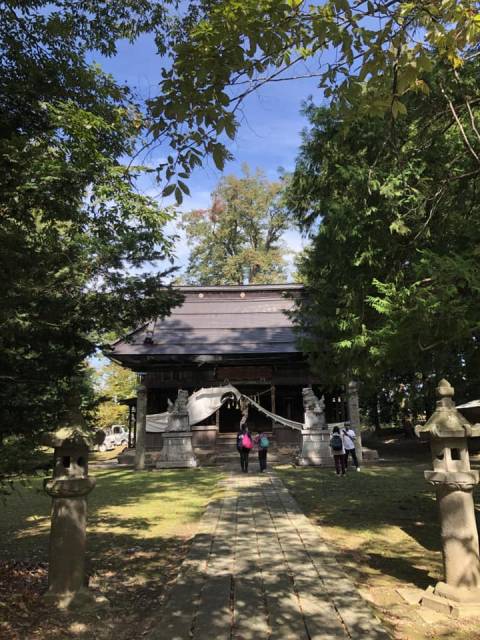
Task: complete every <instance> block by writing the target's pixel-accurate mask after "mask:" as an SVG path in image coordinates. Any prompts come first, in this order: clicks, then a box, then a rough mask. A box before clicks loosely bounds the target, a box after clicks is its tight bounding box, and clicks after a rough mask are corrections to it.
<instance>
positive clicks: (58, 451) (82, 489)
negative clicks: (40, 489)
mask: <svg viewBox="0 0 480 640" xmlns="http://www.w3.org/2000/svg"><path fill="white" fill-rule="evenodd" d="M104 439H105V433H104V432H103V431H97V432H92V431H89V430H88V429H86V425H85V422H84V421H83V419H81V418H80V419H79V418H78V416H76V415H72V414H70V415H69V416H68V417H67V425H66V426H65V427H62V428H61V429H58V430H57V431H54V432H51V433H46V434H44V436H43V438H42V440H43V443H44V444H45V445H47V446H50V447H53V450H54V451H53V478H50V479H46V480H45V481H44V489H45V491H46V492H47V493H48V494H49V495H50V496H52V497H54V498H59V497H62V498H68V497H79V496H84V495H86V494H87V493H89V492H90V491H91V490H92V489H93V487H94V486H95V480H94V479H93V478H89V476H88V452H89V449H90V447H91V446H92V445H94V444H101V443H102V442H103V440H104Z"/></svg>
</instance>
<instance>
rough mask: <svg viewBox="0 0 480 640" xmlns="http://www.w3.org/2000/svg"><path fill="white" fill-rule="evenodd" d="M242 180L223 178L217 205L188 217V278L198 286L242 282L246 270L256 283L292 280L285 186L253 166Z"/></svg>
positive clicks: (185, 223)
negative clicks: (285, 241) (286, 244)
mask: <svg viewBox="0 0 480 640" xmlns="http://www.w3.org/2000/svg"><path fill="white" fill-rule="evenodd" d="M243 170H244V174H243V176H242V177H241V178H237V177H235V176H226V177H224V178H222V180H221V181H220V183H219V184H218V186H217V188H216V190H215V192H214V193H213V194H212V205H211V207H210V208H209V209H207V210H204V211H198V210H196V211H191V212H189V213H186V214H184V215H183V217H182V223H183V228H184V230H185V232H186V235H187V240H188V244H189V246H190V247H191V251H190V256H189V263H188V267H187V274H186V275H187V280H188V282H191V283H195V284H204V285H209V284H241V283H242V282H243V278H244V270H245V269H247V270H248V274H249V278H250V282H251V283H266V282H270V283H271V282H272V281H274V282H280V281H284V280H285V278H286V269H285V267H286V265H285V251H284V249H283V247H282V245H281V237H282V235H283V233H284V232H285V231H286V229H287V228H288V226H289V222H288V212H287V211H286V209H285V207H284V206H283V202H282V197H281V186H282V185H281V184H280V183H272V182H269V181H267V180H266V178H265V176H264V175H263V174H262V173H261V172H259V171H257V172H256V173H255V174H252V173H251V172H250V170H249V168H248V167H247V166H245V167H244V168H243Z"/></svg>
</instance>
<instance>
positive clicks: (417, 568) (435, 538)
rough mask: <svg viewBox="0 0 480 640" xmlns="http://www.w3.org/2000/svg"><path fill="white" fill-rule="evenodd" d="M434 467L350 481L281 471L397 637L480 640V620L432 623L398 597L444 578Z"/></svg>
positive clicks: (327, 473)
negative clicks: (429, 473) (429, 476)
mask: <svg viewBox="0 0 480 640" xmlns="http://www.w3.org/2000/svg"><path fill="white" fill-rule="evenodd" d="M427 468H430V465H427V464H423V463H422V464H418V463H405V464H401V463H392V465H391V466H390V465H389V466H381V465H378V466H369V467H364V468H362V470H361V472H360V473H356V472H355V471H353V470H352V471H349V473H348V474H347V476H346V477H345V478H341V477H340V478H338V477H337V476H336V475H335V474H334V472H333V470H331V469H328V470H327V469H315V468H303V469H300V468H291V467H288V468H287V467H283V468H282V467H279V468H277V472H278V474H279V475H280V477H281V478H282V480H283V481H284V483H285V484H286V486H287V487H288V489H289V490H290V491H291V493H292V494H293V495H294V497H295V498H296V500H297V502H298V503H299V504H300V506H301V507H302V509H303V510H304V512H305V513H306V514H307V515H308V516H310V517H311V518H312V519H313V520H314V521H315V522H316V523H317V524H319V525H320V526H321V528H322V534H323V535H324V536H325V538H326V539H327V540H329V542H330V544H331V545H332V546H333V548H334V549H335V550H336V552H338V556H339V557H341V558H342V561H343V562H344V566H345V570H346V572H347V573H348V574H349V575H350V576H351V577H352V578H353V580H354V581H355V583H356V584H357V586H358V587H359V588H360V589H361V590H362V593H363V595H364V596H365V597H367V598H368V599H369V600H371V601H372V602H373V603H374V605H375V607H376V609H377V612H378V614H379V616H380V617H381V618H382V619H383V620H384V621H385V622H386V623H387V624H388V626H389V627H390V628H391V629H393V630H394V632H393V633H394V636H393V637H395V638H398V639H400V638H401V639H403V640H425V639H427V638H429V639H430V638H435V639H438V640H440V639H443V638H445V639H446V638H448V639H449V640H478V639H480V628H479V621H478V620H476V621H475V622H473V621H469V622H456V621H455V622H452V621H451V620H448V619H444V620H441V621H440V622H435V623H433V624H432V623H429V622H428V621H426V620H425V619H423V618H422V617H421V616H420V615H419V614H418V610H417V609H416V608H415V607H413V606H410V605H408V604H407V603H406V602H405V601H404V600H403V599H402V598H401V597H400V596H399V594H398V593H397V591H396V589H398V588H407V587H418V588H421V589H424V588H426V587H427V586H428V585H434V584H435V582H436V581H437V580H439V579H441V577H442V557H441V552H440V528H439V524H438V513H437V507H436V502H435V494H434V492H433V488H431V487H430V486H429V485H428V484H427V483H426V481H425V480H424V478H423V470H424V469H427ZM478 497H479V496H478V493H477V498H478ZM478 506H479V503H478V501H477V508H478ZM427 616H428V614H427Z"/></svg>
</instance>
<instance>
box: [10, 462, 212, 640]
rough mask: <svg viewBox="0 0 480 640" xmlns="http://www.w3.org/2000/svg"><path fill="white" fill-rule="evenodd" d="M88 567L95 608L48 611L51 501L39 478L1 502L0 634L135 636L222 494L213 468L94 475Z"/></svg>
mask: <svg viewBox="0 0 480 640" xmlns="http://www.w3.org/2000/svg"><path fill="white" fill-rule="evenodd" d="M92 475H94V476H95V477H96V479H97V486H96V488H95V489H94V491H93V492H92V493H91V494H90V496H89V501H88V511H89V518H88V542H87V547H88V552H87V553H88V558H87V560H88V567H89V573H90V576H91V578H90V586H91V588H92V591H93V592H94V593H95V594H98V595H103V596H106V598H108V601H109V604H108V605H103V607H101V608H100V609H99V610H98V611H95V610H90V611H86V612H83V613H81V614H76V615H75V614H73V613H68V614H66V613H59V612H51V611H45V607H44V604H43V601H42V599H41V594H42V592H43V591H44V590H45V589H46V585H47V582H46V580H47V565H46V563H47V558H48V531H49V514H50V499H49V498H48V496H46V495H45V494H44V493H43V492H42V490H41V486H42V481H41V479H40V478H36V479H33V480H32V482H31V486H30V487H28V488H24V487H20V488H19V490H18V494H16V495H15V494H14V495H13V496H11V497H9V498H8V499H7V501H6V503H4V504H2V503H0V514H1V515H0V638H2V640H30V639H33V638H39V639H40V638H41V639H42V640H53V639H55V640H60V639H62V640H64V639H66V638H81V639H82V640H83V639H85V640H87V639H88V640H90V639H91V640H93V639H95V640H106V639H112V638H115V640H131V638H134V637H141V636H142V632H143V631H145V630H146V629H148V627H149V624H151V622H152V614H154V612H155V608H156V607H157V606H158V600H159V598H161V597H162V593H163V591H164V587H165V585H166V584H167V583H168V582H169V581H170V580H171V579H172V578H173V577H174V576H175V575H176V572H177V569H178V566H179V563H180V562H181V561H182V559H183V558H184V556H185V553H186V551H187V550H188V546H189V538H191V536H192V535H193V534H194V532H195V527H196V523H197V521H198V519H199V518H200V516H201V515H202V513H203V511H204V509H205V507H206V505H207V503H208V502H209V501H210V500H212V499H214V498H215V497H216V496H218V495H219V494H220V490H219V488H218V481H219V480H220V478H221V473H220V472H219V471H218V470H216V469H187V470H164V471H159V472H142V473H134V472H132V471H131V470H127V469H99V470H96V471H93V472H92Z"/></svg>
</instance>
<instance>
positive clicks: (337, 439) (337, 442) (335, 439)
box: [330, 433, 343, 451]
mask: <svg viewBox="0 0 480 640" xmlns="http://www.w3.org/2000/svg"><path fill="white" fill-rule="evenodd" d="M330 446H331V447H332V451H341V450H342V449H343V442H342V437H341V436H340V435H339V434H338V433H334V434H333V436H332V438H331V440H330Z"/></svg>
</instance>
